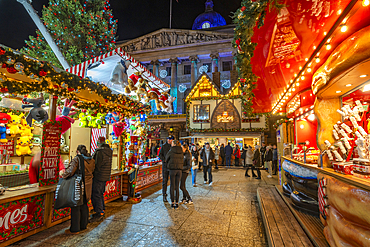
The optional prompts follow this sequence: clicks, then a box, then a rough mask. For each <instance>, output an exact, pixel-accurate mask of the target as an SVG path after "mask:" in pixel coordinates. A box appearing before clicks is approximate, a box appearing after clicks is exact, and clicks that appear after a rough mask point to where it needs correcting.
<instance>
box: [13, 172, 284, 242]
mask: <svg viewBox="0 0 370 247" xmlns="http://www.w3.org/2000/svg"><path fill="white" fill-rule="evenodd" d="M244 173H245V170H242V169H236V168H234V169H224V168H221V169H219V170H213V181H214V183H213V185H212V186H208V184H203V173H202V172H198V176H197V182H198V187H192V186H191V176H190V177H188V179H187V189H188V191H189V193H190V195H191V197H192V199H193V201H194V204H193V205H180V207H179V209H176V210H175V209H172V208H171V207H170V204H168V203H166V204H165V203H163V201H162V194H161V186H160V185H157V186H154V187H152V188H150V189H148V190H146V191H143V194H142V196H143V200H142V202H141V203H138V204H128V203H126V202H123V201H121V200H116V201H114V202H110V203H108V204H107V205H106V217H105V219H104V221H102V222H98V223H91V224H89V225H88V229H87V230H86V231H85V232H83V233H80V234H78V235H67V234H65V233H64V231H65V230H66V229H68V228H69V226H70V221H66V222H64V223H62V224H59V225H56V226H54V227H52V228H50V229H47V230H45V231H43V232H40V233H38V234H35V235H33V236H30V237H28V238H26V239H24V240H22V241H19V242H17V243H15V244H13V245H12V246H79V247H82V246H83V247H85V246H96V247H100V246H202V247H205V246H217V247H218V246H233V247H234V246H268V245H267V239H266V236H265V229H264V226H263V222H262V218H261V214H260V211H259V207H258V202H257V188H258V187H262V186H273V185H275V184H277V181H278V179H277V176H274V178H270V179H269V178H267V177H266V175H267V173H266V172H262V176H263V177H262V179H261V180H256V179H253V178H246V177H245V176H244ZM168 193H169V187H168ZM181 196H182V192H180V198H181ZM168 199H169V198H168Z"/></svg>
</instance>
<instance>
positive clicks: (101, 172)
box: [91, 136, 113, 221]
mask: <svg viewBox="0 0 370 247" xmlns="http://www.w3.org/2000/svg"><path fill="white" fill-rule="evenodd" d="M112 155H113V151H112V149H111V148H110V147H109V145H108V144H106V143H105V137H103V136H101V137H99V138H98V148H97V149H96V150H95V152H94V154H93V159H94V160H95V170H94V173H93V174H94V179H93V185H92V195H91V202H92V205H93V207H94V211H95V214H94V215H93V218H92V221H100V220H102V219H103V217H104V210H105V204H104V192H105V184H106V183H107V181H109V180H110V175H111V170H112Z"/></svg>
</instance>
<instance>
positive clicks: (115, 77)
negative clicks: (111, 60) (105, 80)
mask: <svg viewBox="0 0 370 247" xmlns="http://www.w3.org/2000/svg"><path fill="white" fill-rule="evenodd" d="M130 65H131V62H130V61H129V60H122V59H121V61H119V62H118V63H117V64H116V66H115V67H114V69H113V71H112V74H111V78H110V81H111V82H112V83H113V84H119V85H122V86H123V87H125V86H127V84H128V83H127V70H128V68H129V66H130Z"/></svg>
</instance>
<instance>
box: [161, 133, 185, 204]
mask: <svg viewBox="0 0 370 247" xmlns="http://www.w3.org/2000/svg"><path fill="white" fill-rule="evenodd" d="M165 161H166V165H167V167H166V168H167V169H168V170H169V172H170V196H171V207H172V208H178V207H179V197H180V190H179V186H180V181H181V175H182V169H183V166H184V152H183V151H182V148H181V144H180V142H179V141H175V140H174V141H173V142H172V147H171V149H170V151H168V153H167V154H166V159H165Z"/></svg>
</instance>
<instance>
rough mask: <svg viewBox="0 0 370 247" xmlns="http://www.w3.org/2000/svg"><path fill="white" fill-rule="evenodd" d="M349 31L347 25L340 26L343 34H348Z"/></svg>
mask: <svg viewBox="0 0 370 247" xmlns="http://www.w3.org/2000/svg"><path fill="white" fill-rule="evenodd" d="M347 30H348V27H347V25H346V24H342V25H340V31H341V32H342V33H344V32H346V31H347Z"/></svg>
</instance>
